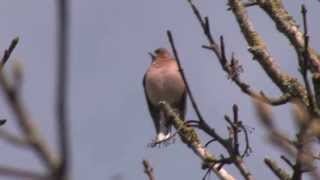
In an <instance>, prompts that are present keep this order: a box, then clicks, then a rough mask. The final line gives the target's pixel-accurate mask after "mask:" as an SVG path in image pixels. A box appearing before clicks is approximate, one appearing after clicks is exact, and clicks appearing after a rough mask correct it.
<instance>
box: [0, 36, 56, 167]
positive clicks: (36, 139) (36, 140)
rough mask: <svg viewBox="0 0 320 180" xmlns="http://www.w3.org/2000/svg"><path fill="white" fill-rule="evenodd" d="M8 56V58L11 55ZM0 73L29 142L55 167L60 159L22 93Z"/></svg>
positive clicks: (0, 78)
mask: <svg viewBox="0 0 320 180" xmlns="http://www.w3.org/2000/svg"><path fill="white" fill-rule="evenodd" d="M15 41H17V40H13V42H15ZM13 44H15V43H13ZM14 47H15V45H11V48H9V50H11V51H12V50H13V48H14ZM11 51H7V53H8V54H9V55H10V54H11ZM9 52H10V53H9ZM4 57H6V55H4ZM6 58H7V59H8V58H9V57H6ZM0 73H1V74H0V86H1V88H2V91H3V92H4V94H5V96H6V100H7V102H8V103H9V106H10V108H11V109H12V111H13V112H14V115H15V116H16V117H17V120H18V125H19V127H20V128H21V130H22V131H23V133H24V135H25V136H26V139H27V141H28V143H29V144H30V146H31V147H32V149H33V150H34V151H35V152H36V153H37V154H38V155H39V157H40V159H41V160H42V161H43V162H44V164H45V165H46V167H47V168H48V169H49V170H52V169H55V168H56V165H57V163H58V161H57V160H56V159H55V158H54V157H53V155H52V153H51V152H50V151H49V148H48V145H47V144H46V142H45V141H44V140H43V139H42V136H41V135H40V134H39V132H38V128H37V127H36V125H35V124H34V123H33V121H32V120H31V118H30V115H29V114H28V111H27V110H26V108H25V106H24V104H23V103H22V100H21V97H20V94H19V93H17V91H16V90H15V89H14V87H13V86H12V83H10V82H9V80H8V78H7V77H6V74H5V73H3V72H2V71H0Z"/></svg>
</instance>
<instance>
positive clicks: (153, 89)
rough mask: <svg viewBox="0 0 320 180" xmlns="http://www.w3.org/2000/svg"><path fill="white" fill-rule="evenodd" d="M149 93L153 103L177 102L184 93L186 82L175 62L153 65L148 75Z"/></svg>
mask: <svg viewBox="0 0 320 180" xmlns="http://www.w3.org/2000/svg"><path fill="white" fill-rule="evenodd" d="M146 90H147V95H148V97H149V99H150V101H151V103H152V104H154V105H157V104H158V103H159V102H160V101H166V102H168V103H170V104H173V103H176V102H177V101H179V100H180V99H181V96H182V95H183V93H184V83H183V80H182V78H181V76H180V73H179V71H178V68H177V65H176V64H175V63H170V64H167V65H166V66H165V67H164V66H162V67H161V66H160V67H156V66H153V67H152V66H151V68H150V69H149V71H148V72H147V76H146Z"/></svg>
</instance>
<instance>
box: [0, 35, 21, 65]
mask: <svg viewBox="0 0 320 180" xmlns="http://www.w3.org/2000/svg"><path fill="white" fill-rule="evenodd" d="M18 42H19V37H16V38H14V39H13V40H12V41H11V43H10V46H9V48H8V49H6V50H4V53H3V56H2V58H1V61H0V69H1V68H2V67H3V66H4V65H5V63H6V62H7V61H8V60H9V57H10V55H11V53H12V51H13V50H14V49H15V47H16V46H17V44H18Z"/></svg>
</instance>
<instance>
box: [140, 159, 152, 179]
mask: <svg viewBox="0 0 320 180" xmlns="http://www.w3.org/2000/svg"><path fill="white" fill-rule="evenodd" d="M142 164H143V167H144V173H146V175H147V176H148V178H149V180H155V177H154V174H153V168H152V167H151V165H150V163H149V161H147V160H143V161H142Z"/></svg>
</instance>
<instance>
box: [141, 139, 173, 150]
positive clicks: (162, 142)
mask: <svg viewBox="0 0 320 180" xmlns="http://www.w3.org/2000/svg"><path fill="white" fill-rule="evenodd" d="M175 141H176V139H175V137H173V136H170V137H169V138H167V139H163V140H160V141H159V140H158V139H153V140H152V141H151V143H148V145H147V146H148V147H150V148H154V147H156V146H158V147H159V148H160V147H161V146H162V147H163V146H164V147H168V146H169V145H171V144H174V143H175Z"/></svg>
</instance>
